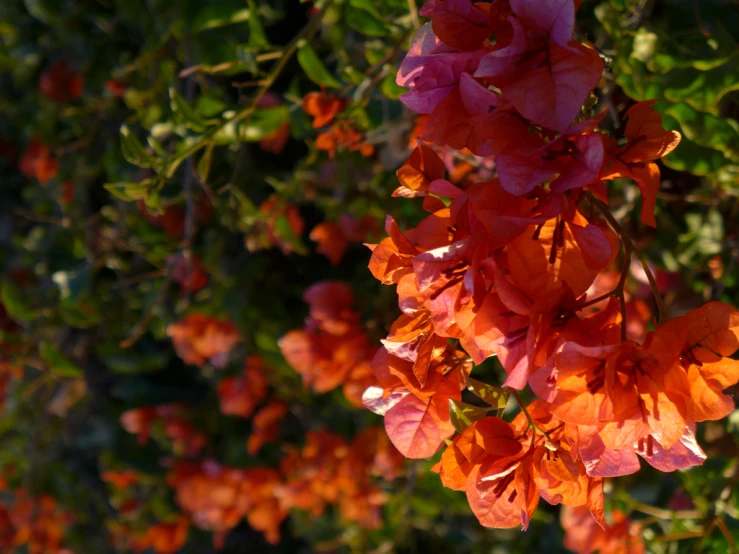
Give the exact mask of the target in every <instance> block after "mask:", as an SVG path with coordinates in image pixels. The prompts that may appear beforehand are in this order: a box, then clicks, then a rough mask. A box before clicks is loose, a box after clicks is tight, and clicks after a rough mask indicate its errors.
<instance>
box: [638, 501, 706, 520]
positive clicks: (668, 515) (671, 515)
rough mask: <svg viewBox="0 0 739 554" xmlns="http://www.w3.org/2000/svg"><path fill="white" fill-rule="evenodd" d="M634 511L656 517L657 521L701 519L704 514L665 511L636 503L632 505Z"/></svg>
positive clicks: (696, 511) (690, 511)
mask: <svg viewBox="0 0 739 554" xmlns="http://www.w3.org/2000/svg"><path fill="white" fill-rule="evenodd" d="M631 509H632V510H636V511H637V512H641V513H643V514H648V515H650V516H654V517H656V518H657V519H666V520H673V519H699V518H700V517H701V516H702V514H701V513H700V512H699V511H698V510H665V509H663V508H656V507H655V506H649V505H648V504H642V503H641V502H636V503H634V504H632V505H631Z"/></svg>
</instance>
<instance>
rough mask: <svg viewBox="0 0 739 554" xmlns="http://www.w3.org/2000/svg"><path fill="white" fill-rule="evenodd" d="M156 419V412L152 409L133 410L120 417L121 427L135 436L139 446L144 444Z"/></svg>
mask: <svg viewBox="0 0 739 554" xmlns="http://www.w3.org/2000/svg"><path fill="white" fill-rule="evenodd" d="M156 417H157V416H156V410H155V409H154V408H152V407H144V408H134V409H133V410H128V411H127V412H124V413H123V414H122V415H121V425H122V426H123V428H124V429H125V430H126V431H127V432H129V433H131V434H132V435H137V437H138V441H139V444H146V442H147V441H148V440H149V436H150V434H151V426H152V424H153V423H154V421H155V420H156Z"/></svg>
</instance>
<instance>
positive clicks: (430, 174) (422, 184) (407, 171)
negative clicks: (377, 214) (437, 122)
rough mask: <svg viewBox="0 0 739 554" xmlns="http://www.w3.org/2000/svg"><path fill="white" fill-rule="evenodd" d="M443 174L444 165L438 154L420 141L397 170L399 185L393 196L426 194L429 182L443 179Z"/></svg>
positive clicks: (412, 196)
mask: <svg viewBox="0 0 739 554" xmlns="http://www.w3.org/2000/svg"><path fill="white" fill-rule="evenodd" d="M445 174H446V166H445V165H444V162H442V161H441V158H439V155H438V154H437V153H436V152H435V151H434V150H432V149H431V148H430V147H428V146H427V145H425V144H423V143H420V144H419V145H418V146H416V148H415V150H413V153H412V154H411V156H410V158H408V161H406V162H405V164H403V166H402V167H401V168H400V169H399V170H398V172H397V176H398V182H399V183H400V186H399V187H398V188H397V189H395V191H394V192H393V196H402V197H403V198H415V197H417V196H426V194H427V193H428V190H429V186H430V185H431V182H432V181H435V180H437V179H443V178H444V175H445Z"/></svg>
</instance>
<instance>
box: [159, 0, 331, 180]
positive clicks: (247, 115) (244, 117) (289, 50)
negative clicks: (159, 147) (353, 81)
mask: <svg viewBox="0 0 739 554" xmlns="http://www.w3.org/2000/svg"><path fill="white" fill-rule="evenodd" d="M334 1H335V0H327V1H326V3H325V4H324V5H323V7H322V8H321V9H320V10H319V12H318V13H317V14H316V15H315V16H313V18H312V19H311V20H310V21H309V22H308V23H307V24H306V25H305V27H303V28H302V29H301V30H300V32H299V33H298V34H297V35H295V36H294V37H293V39H292V40H291V41H290V43H289V44H288V45H287V46H286V47H285V50H284V52H283V54H282V57H281V58H280V59H279V60H278V61H277V62H276V63H275V65H274V66H273V67H272V69H271V70H270V72H269V73H268V74H267V77H266V78H265V79H264V84H263V85H262V86H261V87H260V88H259V90H258V91H257V93H256V95H255V96H254V98H253V99H252V101H251V103H250V104H249V105H248V106H247V107H246V108H244V109H243V110H241V111H240V112H238V113H237V114H236V115H234V116H233V117H230V118H229V119H226V120H225V121H223V122H221V123H220V124H219V125H216V126H215V127H213V128H212V129H210V130H209V131H208V132H207V133H205V134H204V135H202V136H201V137H200V140H198V141H197V142H195V143H194V144H193V145H191V146H189V147H188V148H186V149H185V150H184V151H183V152H180V153H179V154H177V155H176V156H175V157H174V159H173V160H171V161H170V163H169V164H168V168H167V171H166V176H167V177H171V176H172V175H173V174H174V172H175V171H176V169H177V167H178V166H179V164H180V163H182V162H183V161H184V160H185V159H187V158H188V157H190V156H192V155H193V154H195V153H196V152H197V151H198V150H200V149H201V148H204V147H205V145H206V144H208V143H209V142H210V141H211V140H212V139H213V137H215V136H216V135H217V134H218V133H219V132H221V131H223V129H225V128H227V127H229V126H231V125H235V124H236V123H239V122H241V121H243V122H244V124H248V123H249V120H250V119H251V116H252V114H253V113H254V110H255V109H256V108H257V105H258V104H259V101H260V100H261V99H262V97H263V96H264V95H265V94H266V93H267V91H268V90H269V89H270V88H271V87H272V84H273V83H274V82H275V80H277V77H279V75H280V74H281V73H282V70H283V69H285V66H286V65H287V62H289V61H290V59H291V58H292V57H293V55H294V54H295V52H296V51H297V49H298V45H299V44H300V42H301V41H302V40H304V39H307V38H309V37H310V36H312V35H313V33H314V32H316V31H317V29H318V25H319V24H320V22H321V19H322V18H323V15H324V14H325V13H326V11H327V10H328V9H329V8H330V7H331V6H332V5H333V3H334Z"/></svg>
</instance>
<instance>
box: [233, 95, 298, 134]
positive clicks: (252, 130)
mask: <svg viewBox="0 0 739 554" xmlns="http://www.w3.org/2000/svg"><path fill="white" fill-rule="evenodd" d="M289 120H290V109H289V108H288V106H287V105H286V104H283V105H281V106H275V107H274V108H262V109H258V110H254V112H253V113H252V115H251V118H250V119H249V122H248V123H247V124H246V125H243V126H241V128H240V129H239V139H240V140H243V141H245V142H253V141H258V140H262V139H263V138H265V137H268V136H269V135H271V134H272V133H274V132H275V131H277V130H278V129H279V128H280V127H281V126H282V124H283V123H287V122H288V121H289Z"/></svg>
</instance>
